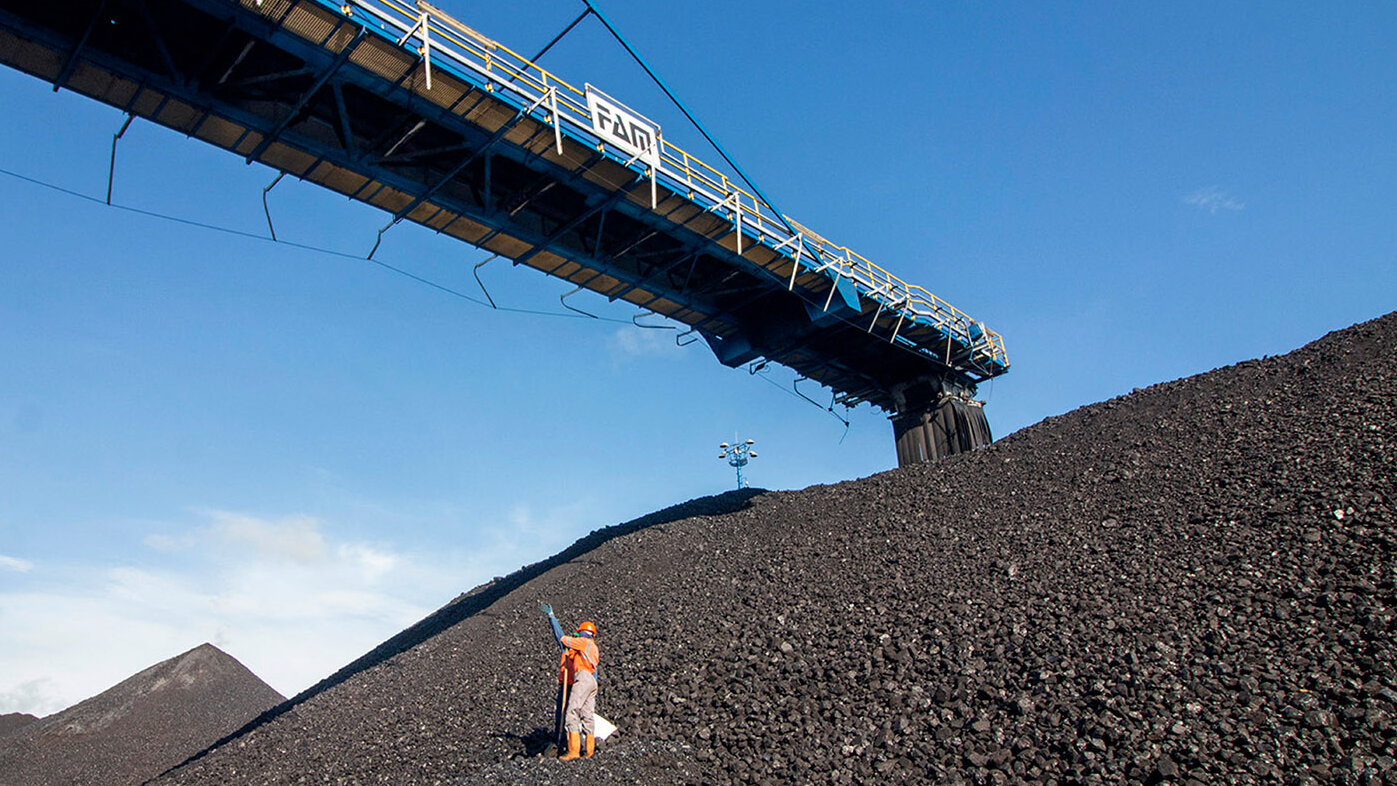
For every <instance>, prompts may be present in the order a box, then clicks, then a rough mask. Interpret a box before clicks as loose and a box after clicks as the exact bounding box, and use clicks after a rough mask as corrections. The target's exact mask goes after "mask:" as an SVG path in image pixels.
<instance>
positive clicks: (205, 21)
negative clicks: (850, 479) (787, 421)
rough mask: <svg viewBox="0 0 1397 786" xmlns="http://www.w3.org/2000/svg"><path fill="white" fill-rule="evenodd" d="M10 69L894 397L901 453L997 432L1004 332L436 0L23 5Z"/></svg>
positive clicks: (122, 0)
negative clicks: (593, 108) (610, 121)
mask: <svg viewBox="0 0 1397 786" xmlns="http://www.w3.org/2000/svg"><path fill="white" fill-rule="evenodd" d="M0 62H4V63H6V64H8V65H11V66H12V67H15V68H18V69H20V70H23V71H26V72H28V73H31V74H33V75H35V76H38V77H40V78H43V79H45V80H47V81H49V82H51V83H53V84H54V85H55V89H58V88H66V89H70V90H73V91H75V92H79V93H83V94H85V95H88V96H91V97H93V98H96V99H97V100H100V101H103V102H105V103H108V104H111V105H113V106H116V107H118V108H120V109H122V110H123V111H125V112H127V113H128V114H129V115H130V116H131V117H143V118H146V119H149V120H151V121H153V122H157V123H160V124H162V125H165V126H168V127H170V128H173V129H176V130H179V131H182V132H184V133H186V134H188V135H190V136H194V137H197V138H200V139H203V140H204V141H207V142H210V143H212V144H216V145H219V146H220V147H224V148H225V149H228V150H231V151H234V152H236V153H237V154H239V155H242V156H244V157H245V158H246V159H247V160H248V161H249V162H252V161H259V162H261V163H264V164H266V165H268V166H270V167H272V168H275V169H277V170H278V171H279V174H278V178H280V177H281V176H282V175H284V174H288V173H289V174H292V175H294V176H297V177H300V178H302V179H306V180H310V181H312V182H316V183H319V184H321V185H323V186H325V187H327V188H331V189H334V190H336V191H339V192H341V193H344V194H346V195H348V196H350V197H352V198H355V199H358V200H361V201H364V202H367V203H369V204H373V205H376V206H378V207H380V208H382V209H384V210H385V211H387V212H389V213H390V214H391V216H392V217H391V220H390V221H389V222H388V224H387V225H385V226H384V227H383V229H382V230H380V231H379V237H380V239H381V237H382V234H383V232H384V231H386V230H387V229H389V228H390V227H392V226H393V225H395V224H397V223H398V222H400V221H402V220H404V219H407V220H411V221H414V222H416V223H419V224H422V225H425V226H428V227H431V228H433V229H435V230H436V231H438V232H444V233H446V234H450V235H452V236H454V237H457V238H459V239H461V240H464V241H466V242H468V243H472V244H474V245H476V246H479V247H481V248H483V249H486V250H488V251H491V252H493V254H494V256H492V257H491V259H494V258H495V257H504V258H507V259H510V260H512V261H513V263H514V264H515V265H520V264H524V265H528V266H530V267H534V268H536V269H538V270H540V271H543V272H545V273H547V274H549V275H553V276H555V277H558V278H562V279H565V280H567V281H569V282H572V283H574V284H576V289H574V290H573V291H572V292H570V293H568V295H565V296H564V305H567V303H566V298H567V297H568V296H569V295H571V294H573V293H575V292H578V291H580V290H582V289H588V290H591V291H594V292H597V293H600V294H602V295H603V296H605V297H607V298H608V299H610V300H613V301H614V300H618V299H621V300H626V301H628V302H630V303H632V304H634V305H636V306H638V307H640V308H642V309H645V310H649V311H652V312H655V313H658V314H661V315H663V316H666V317H669V318H671V319H674V320H676V321H677V322H680V323H683V324H685V325H687V326H689V328H690V329H689V330H688V331H687V332H686V333H684V334H682V336H689V335H691V334H697V335H698V336H699V337H702V338H703V339H705V340H706V341H707V343H708V344H709V346H710V347H711V348H712V349H713V351H714V353H715V354H716V355H717V356H718V358H719V360H720V361H721V362H723V363H724V364H726V365H729V366H734V367H735V366H739V365H742V364H745V363H753V364H755V363H764V362H766V361H773V362H777V363H781V364H783V365H787V366H789V367H791V368H793V369H795V370H796V371H797V372H798V373H800V374H801V375H803V376H804V377H806V378H810V379H814V380H816V381H818V382H820V383H822V384H824V385H827V386H829V387H831V388H832V389H833V390H834V391H835V392H836V396H835V399H834V400H835V402H836V403H844V404H848V405H854V404H857V403H860V402H863V401H868V402H871V403H873V404H874V405H875V406H878V407H880V408H882V409H884V410H886V411H888V412H889V413H891V414H892V415H893V421H894V427H895V431H896V433H897V437H898V455H899V461H900V462H901V463H909V462H912V461H919V460H925V459H928V458H934V457H937V456H938V455H942V454H945V453H951V452H959V451H960V450H966V449H970V448H973V447H976V446H978V445H980V444H984V443H986V442H988V441H989V432H988V426H987V424H985V422H984V418H983V414H982V413H981V411H980V409H979V407H978V406H977V405H975V404H974V402H973V401H971V397H972V396H973V394H974V392H975V386H976V384H977V383H978V382H982V381H984V380H985V379H989V378H991V377H994V376H997V375H999V374H1002V373H1004V372H1005V371H1007V370H1008V362H1007V357H1006V356H1005V353H1004V346H1003V340H1002V339H1001V338H1000V337H999V336H998V335H997V334H995V333H994V332H993V331H990V330H988V329H986V328H985V327H984V325H983V324H981V323H979V322H976V321H975V320H973V319H971V318H970V317H968V316H967V315H965V314H964V313H962V312H960V311H959V310H957V309H955V308H954V307H952V306H950V305H949V304H946V303H945V302H944V301H942V300H940V299H939V298H937V297H935V296H934V295H932V294H931V293H929V292H927V291H926V290H924V289H922V288H921V287H917V286H913V285H909V284H906V283H904V282H902V281H901V280H899V279H897V278H896V277H895V276H892V275H891V274H889V273H887V272H886V271H885V270H883V269H882V268H880V267H879V266H877V265H875V264H873V263H872V262H869V261H868V260H866V259H864V258H863V257H861V256H859V255H858V254H856V253H854V252H852V251H850V250H849V249H847V248H845V247H842V246H837V245H835V244H833V243H831V242H829V241H827V240H825V239H824V238H823V237H821V236H819V235H817V234H815V233H814V232H811V231H810V230H808V229H806V228H805V227H803V226H801V225H800V224H798V223H796V222H795V221H793V220H791V219H790V218H789V217H786V216H783V215H781V214H779V213H777V212H776V211H775V210H774V209H772V208H771V207H770V206H769V205H768V204H767V203H766V202H765V201H764V200H762V199H759V198H757V197H754V196H753V195H752V194H750V193H748V192H747V191H746V190H744V189H742V188H740V187H738V186H737V185H736V184H735V183H733V182H732V181H731V180H730V179H729V177H728V176H727V175H726V174H724V173H723V172H721V171H720V170H718V169H715V168H713V167H711V166H709V165H707V164H704V163H703V162H701V161H699V160H698V159H696V158H694V157H693V156H691V155H689V154H688V153H687V152H685V151H683V150H681V149H679V148H677V147H675V146H674V145H673V144H671V143H670V142H668V141H667V140H663V139H659V140H657V141H658V144H657V145H656V146H655V147H654V148H651V149H650V150H648V151H645V152H644V153H642V154H638V155H637V154H633V153H631V152H629V151H624V150H620V149H618V148H617V147H615V146H613V145H611V144H608V140H606V139H604V138H602V137H601V136H599V135H598V134H597V133H596V132H595V131H594V130H593V128H592V121H591V116H590V115H589V113H588V109H587V105H586V103H585V100H586V98H587V95H586V93H585V92H584V91H580V90H578V89H576V88H574V87H572V86H571V85H569V84H567V83H566V82H564V81H562V80H561V79H559V78H557V77H556V76H555V75H553V74H551V73H550V72H548V71H546V70H544V69H541V68H539V67H538V66H537V65H535V64H534V63H531V62H529V61H528V60H527V59H525V58H522V57H520V56H519V55H517V54H516V53H514V52H512V51H510V50H509V49H507V48H506V47H504V46H502V45H500V44H499V43H497V42H495V41H492V40H490V39H489V38H487V37H485V36H484V35H481V34H480V33H478V32H476V31H474V30H472V29H470V28H469V27H466V26H465V25H463V24H461V23H460V22H458V21H456V20H454V19H452V18H451V17H449V16H447V15H446V14H443V13H441V12H440V11H438V10H437V9H435V8H433V7H432V6H430V5H428V4H426V3H418V4H417V5H416V6H412V7H409V6H406V5H403V4H401V3H399V2H396V0H349V1H348V2H343V3H332V2H327V0H240V2H234V0H54V1H52V2H46V3H33V2H30V1H29V0H0ZM127 122H128V123H129V118H128V121H127ZM647 153H648V154H647ZM654 161H658V164H659V165H658V166H654V165H653V163H647V162H654ZM376 248H377V246H375V249H376ZM370 255H372V252H371V254H370ZM481 264H484V263H481ZM477 267H479V266H477ZM569 307H570V308H571V306H569Z"/></svg>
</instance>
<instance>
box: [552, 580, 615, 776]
mask: <svg viewBox="0 0 1397 786" xmlns="http://www.w3.org/2000/svg"><path fill="white" fill-rule="evenodd" d="M540 608H542V610H543V613H544V614H547V615H548V623H549V625H550V626H552V628H553V638H555V639H557V640H558V646H559V647H560V648H562V651H563V656H562V660H561V662H560V663H559V664H558V701H557V708H556V711H557V712H559V713H562V714H563V720H564V726H565V728H566V730H567V735H568V740H567V742H568V749H567V753H564V754H563V755H561V756H559V757H558V760H559V761H572V760H574V759H577V758H579V757H581V756H586V757H587V758H591V756H592V754H593V752H594V751H595V750H596V744H597V742H596V735H595V731H596V727H595V725H594V724H595V721H594V715H595V711H596V704H597V663H598V662H599V661H600V658H601V653H600V652H599V651H598V650H597V642H596V637H597V626H596V623H593V622H590V621H589V622H584V623H582V624H581V625H578V626H577V630H576V632H574V633H573V634H572V635H571V636H564V635H563V627H562V626H561V625H559V624H558V618H557V617H555V616H553V607H552V606H550V605H549V604H547V603H544V604H542V606H541V607H540ZM564 696H566V697H567V699H566V702H567V706H566V707H564V706H563V702H564V698H563V697H564ZM583 735H586V738H587V743H586V753H583V752H582V750H583V745H582V737H583Z"/></svg>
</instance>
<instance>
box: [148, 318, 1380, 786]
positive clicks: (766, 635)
mask: <svg viewBox="0 0 1397 786" xmlns="http://www.w3.org/2000/svg"><path fill="white" fill-rule="evenodd" d="M1394 467H1397V314H1393V315H1388V316H1386V317H1383V318H1381V319H1378V320H1374V321H1372V322H1368V323H1365V324H1361V325H1358V326H1355V327H1353V328H1350V329H1348V330H1344V331H1340V332H1337V333H1332V334H1330V335H1328V336H1325V337H1324V338H1322V339H1320V340H1318V341H1316V342H1314V343H1312V344H1310V345H1308V346H1306V347H1304V348H1302V349H1300V350H1297V351H1295V352H1293V353H1291V354H1289V355H1286V356H1284V357H1277V358H1270V359H1266V360H1261V361H1248V362H1245V363H1240V364H1238V365H1235V366H1230V367H1227V368H1222V369H1218V370H1215V371H1212V372H1209V373H1207V374H1202V375H1199V376H1196V377H1192V378H1189V379H1184V380H1179V381H1176V382H1170V383H1166V384H1160V385H1155V386H1153V387H1150V388H1148V389H1144V390H1138V391H1136V392H1134V393H1132V394H1130V395H1127V396H1123V397H1120V398H1117V399H1113V400H1110V401H1106V402H1102V403H1100V404H1095V405H1092V406H1088V407H1084V408H1082V409H1079V410H1076V411H1074V412H1071V413H1068V414H1066V415H1063V416H1060V417H1054V418H1050V419H1048V420H1045V421H1043V422H1042V423H1039V424H1037V425H1035V426H1033V427H1030V428H1027V429H1024V430H1023V431H1020V432H1018V433H1016V434H1013V435H1011V436H1010V437H1008V438H1006V439H1004V440H1002V441H1000V442H998V443H996V444H994V445H992V446H991V447H989V448H987V449H985V450H981V451H977V452H975V453H971V454H967V455H962V456H957V457H953V458H951V459H948V460H945V461H942V462H939V463H935V464H926V465H920V466H913V467H907V468H904V469H899V470H895V471H892V472H887V473H883V474H880V475H876V476H873V477H870V478H866V479H863V480H859V481H853V482H849V483H841V484H838V485H834V486H826V487H814V488H810V489H806V490H804V491H799V492H790V493H768V494H761V495H757V496H755V497H753V498H751V499H750V501H747V502H746V504H745V505H744V506H742V507H741V508H740V509H738V510H735V511H732V512H728V513H719V514H712V515H696V516H692V517H674V520H670V521H664V520H661V521H659V522H658V523H657V522H651V523H650V524H651V525H650V526H636V527H632V528H631V529H629V530H627V531H625V532H617V533H613V536H610V537H597V536H593V539H592V540H590V541H586V543H587V545H586V546H585V547H584V546H581V545H580V546H578V547H574V549H573V550H570V553H568V556H567V557H566V559H565V560H559V561H558V562H556V563H555V564H553V565H552V566H551V567H550V568H549V569H547V570H544V571H542V572H538V571H535V572H534V573H531V574H528V575H522V574H516V576H515V577H512V580H510V581H508V582H506V585H502V586H500V587H498V588H497V589H498V590H499V592H497V593H496V595H495V596H492V598H491V599H490V600H489V602H488V603H485V602H483V601H482V602H481V603H480V604H479V605H480V608H479V609H478V610H476V611H472V612H471V613H469V614H461V613H460V612H459V610H460V608H461V607H460V606H459V604H460V602H461V601H459V600H458V601H457V602H455V603H453V605H452V606H448V607H447V608H446V609H443V611H442V612H441V613H439V615H438V617H437V619H438V622H444V621H445V620H448V619H450V620H453V621H451V622H450V624H442V625H436V626H429V627H430V628H431V629H430V630H428V629H427V628H423V627H421V626H419V627H418V628H417V630H418V633H417V634H415V635H414V636H413V637H412V638H413V639H414V641H413V643H411V644H410V645H409V646H406V647H393V648H389V651H385V652H384V653H382V657H379V658H375V659H370V660H368V661H365V662H364V663H362V664H360V666H359V667H358V668H356V669H355V670H354V671H353V672H352V673H349V674H344V675H341V678H340V679H338V680H336V681H334V682H333V684H329V685H326V686H324V687H323V688H322V689H321V690H319V691H318V692H315V693H314V694H313V695H308V696H305V697H303V698H302V699H301V700H299V701H298V702H296V703H294V704H288V705H283V709H284V711H282V712H281V713H280V714H279V715H276V716H275V717H270V718H269V719H267V720H266V722H263V723H260V724H252V725H250V726H249V727H248V728H247V729H245V730H244V731H243V732H241V733H240V734H239V735H238V736H236V737H235V738H234V739H232V740H230V741H227V742H225V743H224V744H221V745H220V746H218V747H216V748H214V749H213V750H211V751H209V752H208V753H207V755H204V756H202V757H200V758H199V759H197V760H195V761H192V762H190V763H188V764H187V765H185V766H183V767H181V768H179V769H177V770H175V771H173V772H171V773H168V774H167V775H165V776H164V777H162V778H161V779H160V780H159V781H158V783H160V784H161V786H169V785H172V784H204V783H264V782H265V783H292V782H297V781H299V780H300V779H302V778H304V779H306V780H307V781H310V782H337V781H339V780H340V779H343V780H344V781H346V782H391V783H402V784H416V783H421V784H428V783H436V782H446V783H455V784H477V783H481V784H483V783H502V782H508V783H571V782H578V783H583V782H586V783H592V784H596V783H608V784H609V783H615V784H621V783H652V784H669V783H716V784H728V783H743V784H745V783H833V784H851V783H869V782H876V783H926V782H932V783H953V784H954V783H1006V782H1014V783H1085V784H1089V783H1127V782H1140V783H1161V782H1168V783H1223V782H1228V783H1272V782H1277V783H1279V782H1283V781H1284V782H1297V783H1304V782H1333V783H1355V784H1357V783H1389V784H1390V783H1397V770H1394V764H1393V760H1394V745H1397V726H1394V724H1393V718H1394V715H1397V663H1395V662H1394V649H1393V647H1394V645H1393V641H1394V639H1397V631H1395V630H1394V608H1397V597H1394V595H1395V593H1394V582H1395V581H1397V568H1394V564H1395V563H1397V560H1395V559H1394V554H1393V549H1394V543H1397V531H1394V524H1397V512H1395V511H1394V504H1397V484H1394V471H1397V470H1394ZM666 518H667V517H666ZM541 599H547V600H550V601H551V602H552V603H553V605H554V606H555V608H557V609H558V611H559V613H560V616H561V617H562V618H563V619H564V621H565V622H566V623H576V622H578V621H579V620H581V619H583V618H589V619H594V620H596V622H597V624H598V625H599V627H600V636H599V643H600V645H601V649H602V658H603V665H602V679H601V685H602V687H601V694H600V699H599V703H598V706H599V710H600V711H601V712H602V713H603V714H605V715H607V716H608V717H609V718H610V719H611V720H613V721H614V722H616V723H617V725H618V726H619V727H620V728H621V732H620V733H619V734H618V736H617V737H616V738H613V741H610V742H609V743H608V744H607V745H605V746H604V747H603V749H602V750H601V752H600V753H599V755H598V756H597V758H595V759H592V760H589V761H582V762H576V763H573V764H570V765H564V764H560V763H558V762H556V761H554V760H548V759H540V758H533V757H532V754H534V753H536V752H537V751H538V750H539V749H540V748H541V746H542V744H543V742H544V741H545V740H546V738H547V736H548V735H547V732H546V731H545V729H544V727H545V726H546V725H547V724H548V723H549V716H550V711H551V699H552V687H553V686H552V685H551V684H550V679H551V677H552V673H553V672H552V670H553V668H554V667H555V664H556V655H555V653H554V651H553V648H552V646H551V642H550V641H549V638H548V634H547V632H546V627H545V623H544V620H543V618H542V617H541V616H540V615H539V612H538V610H537V607H536V603H537V601H539V600H541ZM453 608H454V609H456V611H452V609H453ZM399 643H400V644H402V643H404V642H403V641H401V640H400V642H399ZM390 651H391V654H390Z"/></svg>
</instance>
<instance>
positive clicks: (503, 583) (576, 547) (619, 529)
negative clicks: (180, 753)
mask: <svg viewBox="0 0 1397 786" xmlns="http://www.w3.org/2000/svg"><path fill="white" fill-rule="evenodd" d="M765 493H766V491H765V490H763V489H750V488H749V489H739V490H736V491H729V492H726V493H723V494H717V495H714V496H711V497H701V498H699V499H695V500H690V501H688V502H682V503H680V504H678V505H672V506H670V507H668V508H665V509H664V510H659V511H656V512H654V513H651V514H649V515H646V516H641V517H640V518H638V519H635V520H634V521H628V522H626V523H624V524H616V525H613V526H610V527H604V528H602V529H599V530H596V531H595V532H593V533H591V534H590V535H587V536H586V537H584V538H582V539H581V540H579V541H577V542H576V543H574V544H572V545H571V546H569V547H568V548H566V549H564V550H563V551H561V552H559V553H557V554H555V555H553V556H552V557H549V558H548V559H546V560H543V561H542V562H535V563H534V564H532V565H526V566H524V567H522V568H520V569H519V570H516V571H514V572H513V573H511V574H509V575H508V576H504V577H502V578H497V579H495V580H494V581H491V582H490V583H489V584H483V585H481V586H479V587H476V588H475V589H473V590H471V591H470V592H467V593H465V594H463V595H459V596H457V598H456V599H455V600H453V601H451V602H450V603H448V604H446V605H445V606H443V607H442V608H441V609H439V610H438V611H437V612H436V613H435V614H432V615H431V616H429V617H427V618H425V619H423V620H422V621H421V622H418V623H417V624H416V625H413V626H412V627H410V628H408V629H407V630H404V631H403V632H402V633H399V634H398V635H396V636H394V637H393V638H391V639H389V640H387V641H385V642H383V643H382V644H380V645H378V646H377V647H375V648H374V649H372V650H370V651H369V652H368V653H367V654H365V655H364V656H362V657H360V658H359V659H358V660H356V661H354V662H353V663H350V664H349V665H348V666H345V667H344V668H342V669H340V670H339V671H337V672H335V673H334V674H331V675H330V676H329V677H326V678H325V679H323V680H321V681H320V682H318V683H316V684H315V685H312V686H311V687H309V688H307V689H306V690H304V691H302V692H301V693H299V694H297V695H296V696H294V697H292V698H290V699H288V700H286V701H284V702H282V703H281V704H278V705H277V706H275V707H273V708H271V709H270V710H267V711H266V712H264V713H262V714H261V715H259V716H257V717H256V718H254V719H253V720H251V721H250V722H248V724H247V725H245V726H243V727H242V728H241V729H238V730H237V731H235V732H233V733H232V734H229V735H228V736H226V737H224V738H223V739H221V740H219V741H217V742H215V743H214V744H213V745H210V746H209V747H207V748H205V749H204V750H202V751H200V752H199V753H197V754H195V755H194V756H191V757H190V758H189V759H188V760H186V762H183V763H182V764H181V765H180V766H182V765H183V764H184V763H188V762H190V761H194V760H195V759H199V758H201V757H203V756H204V754H206V753H208V752H209V751H211V750H213V749H214V748H217V747H218V746H220V745H222V744H223V743H225V742H228V741H229V740H232V739H235V738H237V737H240V736H242V735H243V734H246V733H248V732H249V731H252V730H253V729H255V728H257V727H259V726H261V725H263V724H265V723H269V722H270V721H272V720H274V719H276V718H277V717H279V716H280V715H281V714H282V713H284V712H287V711H289V710H291V709H292V708H294V707H295V706H297V705H298V704H300V703H301V702H304V701H306V700H307V699H310V698H312V697H314V696H317V695H319V694H321V693H323V692H325V691H327V690H329V689H330V688H333V687H335V686H336V685H339V684H340V683H341V682H344V681H345V680H347V679H349V678H351V677H353V676H354V675H356V674H358V673H360V672H362V671H367V670H368V669H371V668H373V667H374V666H377V665H378V664H380V663H382V662H384V661H386V660H388V659H389V658H391V657H393V656H394V655H397V654H399V653H401V652H406V651H407V650H410V649H412V648H413V647H416V646H417V645H418V644H421V643H422V642H424V641H426V640H428V639H430V638H432V637H433V636H435V635H437V634H438V633H441V632H442V631H444V630H446V629H447V628H450V627H452V626H453V625H455V624H457V623H459V622H461V621H462V620H464V619H466V618H468V617H471V616H474V615H476V614H479V613H481V612H483V611H485V610H486V609H488V608H489V607H490V606H491V605H493V604H494V603H495V602H496V601H498V600H499V599H501V598H503V597H504V596H505V595H508V594H509V593H511V592H513V591H514V590H516V589H518V588H519V587H521V586H523V585H524V584H526V583H527V582H529V581H531V580H533V579H535V578H537V577H538V576H541V575H543V574H544V573H547V572H548V571H550V570H552V569H553V568H556V567H558V566H559V565H562V564H564V563H567V562H570V561H572V560H575V559H577V558H579V557H581V556H582V555H584V554H586V553H588V552H590V551H592V550H593V549H595V548H597V547H598V546H601V545H602V544H603V543H606V542H607V541H610V540H613V539H615V538H619V537H621V536H623V535H629V534H631V533H633V532H637V531H639V530H642V529H646V528H648V527H655V526H659V525H662V524H668V523H670V522H673V521H680V520H682V519H687V518H692V517H694V516H720V515H723V514H725V513H732V512H734V511H737V510H741V509H743V508H745V507H747V506H749V505H750V504H751V502H752V498H753V497H757V496H760V495H762V494H765ZM509 736H511V738H515V739H519V740H520V741H521V742H523V744H524V748H525V750H526V751H530V752H532V751H533V750H534V749H535V747H537V749H538V752H540V753H541V752H543V751H545V750H546V749H547V747H548V746H550V745H552V744H554V743H553V742H552V740H551V739H550V732H549V731H548V730H547V729H535V730H534V731H533V732H531V733H529V734H528V735H526V736H519V735H509ZM531 755H532V753H531Z"/></svg>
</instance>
